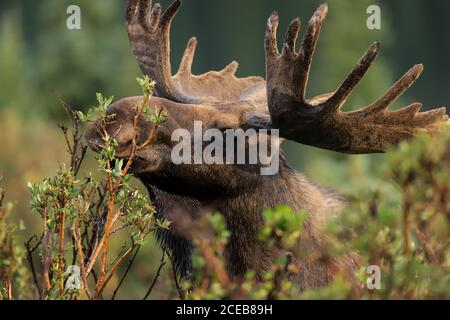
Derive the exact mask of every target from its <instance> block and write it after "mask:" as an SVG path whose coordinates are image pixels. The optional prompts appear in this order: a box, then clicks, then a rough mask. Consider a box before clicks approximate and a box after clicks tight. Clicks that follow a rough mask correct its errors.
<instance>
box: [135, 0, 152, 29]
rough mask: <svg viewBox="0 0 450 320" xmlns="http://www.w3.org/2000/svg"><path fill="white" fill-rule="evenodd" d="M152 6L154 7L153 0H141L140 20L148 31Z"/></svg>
mask: <svg viewBox="0 0 450 320" xmlns="http://www.w3.org/2000/svg"><path fill="white" fill-rule="evenodd" d="M151 7H152V0H141V1H140V2H139V9H138V21H139V23H140V25H141V26H142V27H143V28H144V29H145V30H146V31H150V13H151V10H150V9H151Z"/></svg>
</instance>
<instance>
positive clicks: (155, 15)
mask: <svg viewBox="0 0 450 320" xmlns="http://www.w3.org/2000/svg"><path fill="white" fill-rule="evenodd" d="M160 16H161V5H160V4H159V3H156V4H155V5H154V6H153V9H152V12H151V19H150V27H151V28H152V30H153V31H154V30H155V29H156V28H157V27H158V22H159V18H160Z"/></svg>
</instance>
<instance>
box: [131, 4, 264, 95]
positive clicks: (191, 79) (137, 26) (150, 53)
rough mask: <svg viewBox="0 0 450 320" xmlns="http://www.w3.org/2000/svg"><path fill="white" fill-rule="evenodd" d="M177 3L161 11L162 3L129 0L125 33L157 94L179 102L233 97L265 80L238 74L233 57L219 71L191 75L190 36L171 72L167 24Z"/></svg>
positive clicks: (193, 43) (192, 44)
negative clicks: (178, 61) (153, 83)
mask: <svg viewBox="0 0 450 320" xmlns="http://www.w3.org/2000/svg"><path fill="white" fill-rule="evenodd" d="M180 5H181V1H180V0H176V1H174V2H173V3H172V4H171V5H170V6H169V7H168V8H167V10H166V11H165V12H164V13H163V14H161V6H160V5H159V4H158V3H157V4H155V5H154V6H152V1H151V0H129V2H128V8H127V15H126V26H127V32H128V37H129V40H130V43H131V45H132V48H133V52H134V55H135V56H136V59H137V61H138V63H139V66H140V68H141V70H142V72H143V73H144V74H145V75H148V76H150V77H151V78H152V79H153V80H155V81H156V93H157V95H158V96H160V97H163V98H166V99H169V100H172V101H176V102H181V103H201V102H206V101H207V102H214V101H220V102H227V101H235V100H237V97H238V96H240V95H241V93H242V92H243V91H244V90H245V89H246V88H248V87H249V86H251V85H253V84H255V83H258V82H262V81H264V80H263V79H262V78H261V77H247V78H237V77H236V76H235V72H236V70H237V68H238V63H237V62H235V61H233V62H232V63H230V64H229V65H228V66H227V67H225V68H224V69H223V70H221V71H210V72H208V73H205V74H202V75H198V76H197V75H193V74H192V72H191V66H192V62H193V60H194V53H195V48H196V45H197V40H196V38H195V37H192V38H191V39H190V40H189V42H188V44H187V47H186V49H185V52H184V55H183V58H182V61H181V64H180V67H179V70H178V72H177V74H176V75H175V76H172V73H171V66H170V26H171V23H172V20H173V18H174V16H175V14H176V13H177V11H178V8H179V7H180Z"/></svg>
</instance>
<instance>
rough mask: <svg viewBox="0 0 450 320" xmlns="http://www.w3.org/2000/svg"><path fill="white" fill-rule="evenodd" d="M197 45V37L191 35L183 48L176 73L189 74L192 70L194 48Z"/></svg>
mask: <svg viewBox="0 0 450 320" xmlns="http://www.w3.org/2000/svg"><path fill="white" fill-rule="evenodd" d="M196 47H197V38H195V37H192V38H190V39H189V42H188V44H187V46H186V49H184V54H183V58H182V59H181V63H180V67H179V68H178V73H180V74H182V73H187V74H190V73H191V70H192V63H193V62H194V56H195V49H196Z"/></svg>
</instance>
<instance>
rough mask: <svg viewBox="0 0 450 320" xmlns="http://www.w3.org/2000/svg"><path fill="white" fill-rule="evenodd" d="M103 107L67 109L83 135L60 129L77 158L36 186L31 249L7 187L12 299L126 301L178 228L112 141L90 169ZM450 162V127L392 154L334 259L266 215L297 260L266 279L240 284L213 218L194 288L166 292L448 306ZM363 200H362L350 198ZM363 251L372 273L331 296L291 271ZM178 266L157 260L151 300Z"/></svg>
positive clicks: (4, 207) (4, 291)
mask: <svg viewBox="0 0 450 320" xmlns="http://www.w3.org/2000/svg"><path fill="white" fill-rule="evenodd" d="M139 84H140V86H141V87H142V89H143V93H144V98H143V100H142V103H141V104H140V105H138V106H136V119H139V117H144V118H145V119H146V120H147V121H152V122H153V123H155V124H156V126H155V130H157V127H158V125H159V124H160V123H162V121H164V115H162V114H161V113H158V112H155V113H154V112H153V110H150V108H148V107H146V106H147V101H148V99H149V97H150V95H151V93H152V89H153V85H154V84H153V83H152V82H151V81H150V79H148V78H143V79H139ZM97 99H98V103H99V105H98V107H96V108H94V109H92V110H91V111H90V112H88V113H87V114H83V113H81V112H73V111H72V110H71V109H70V108H69V107H67V106H65V108H66V111H67V113H68V115H69V117H70V119H71V121H72V128H71V129H69V128H67V127H65V126H61V127H60V128H61V130H62V132H63V137H64V139H65V141H66V144H67V149H68V152H69V154H70V161H69V162H68V163H65V164H61V165H60V169H59V171H58V172H57V174H56V175H55V176H52V177H49V178H47V179H44V180H43V181H41V182H38V183H35V184H29V186H28V187H29V192H30V195H31V201H30V207H31V209H32V211H33V212H34V213H35V214H37V215H38V217H39V218H40V221H41V229H42V230H41V233H40V234H37V235H35V236H33V237H31V238H30V239H29V240H28V241H26V242H25V244H24V245H22V244H20V243H19V241H18V237H17V233H18V232H19V231H20V230H22V229H24V228H25V227H26V226H24V225H23V224H22V223H19V224H14V223H11V222H10V221H11V220H12V219H11V216H12V215H14V212H15V211H14V205H13V204H12V203H11V202H7V201H6V200H5V197H4V194H5V192H4V191H3V190H0V280H1V286H0V290H1V291H0V293H1V295H0V296H1V298H2V299H115V298H116V295H117V293H118V292H119V290H120V288H121V286H122V285H123V284H124V283H126V281H127V276H128V274H129V272H130V270H131V268H132V265H133V263H134V260H135V258H136V256H137V255H138V253H139V249H140V248H141V247H144V246H145V245H146V242H147V240H148V237H149V236H151V235H152V233H153V232H154V231H155V230H156V229H157V228H167V227H169V225H170V221H159V220H157V219H156V218H155V217H154V212H155V210H154V207H153V205H152V203H151V202H150V200H149V198H148V196H147V195H146V194H144V193H142V192H140V191H139V190H137V189H135V188H133V187H132V186H131V185H130V183H129V182H130V179H131V175H130V174H129V172H128V170H129V168H130V166H131V164H132V161H133V156H132V157H130V159H129V160H128V162H126V163H124V162H123V160H119V159H117V158H116V157H115V142H114V139H113V137H109V136H108V135H106V134H105V136H104V137H103V140H104V148H103V151H102V152H101V153H100V155H99V156H98V158H97V161H98V169H99V171H100V173H101V178H100V179H98V178H96V177H95V176H94V175H93V174H92V173H85V172H82V171H81V168H82V162H83V160H84V158H85V154H86V146H84V144H83V142H82V130H81V126H82V124H83V122H86V121H90V119H92V118H93V117H95V118H98V117H100V118H101V119H102V121H103V122H104V123H107V121H110V119H109V118H108V117H107V116H106V114H105V111H106V108H107V107H108V105H109V104H110V103H111V101H112V98H110V99H105V98H103V96H102V95H98V96H97ZM100 129H101V128H100ZM151 136H152V135H150V137H151ZM151 142H152V141H147V142H146V143H151ZM138 147H139V146H136V148H138ZM449 164H450V132H448V130H447V131H444V132H442V134H441V135H440V136H439V137H429V136H419V137H417V138H416V139H414V140H413V141H410V142H403V143H401V144H400V145H399V146H398V147H397V148H395V149H393V150H391V151H390V152H389V153H388V154H387V162H386V165H385V170H384V171H385V179H384V180H383V181H381V182H379V184H378V185H376V186H372V188H371V189H370V190H369V191H368V190H367V189H366V190H364V189H363V190H361V189H359V188H358V186H355V189H354V190H353V192H349V194H350V198H349V206H348V208H347V209H345V210H344V212H343V213H342V215H341V216H340V217H338V218H336V219H335V220H334V221H332V222H330V223H329V225H328V227H327V230H326V231H327V234H328V243H329V248H328V252H323V253H320V255H318V254H317V253H314V252H299V250H298V248H297V246H296V243H297V240H298V239H299V237H300V235H301V232H302V222H303V220H304V218H305V216H306V215H307V214H308V213H307V212H299V213H295V212H292V210H290V209H289V208H287V207H283V206H280V207H278V208H275V209H268V210H266V211H265V212H264V219H265V226H264V227H263V228H262V229H261V230H260V235H259V237H260V240H261V241H266V242H267V243H269V246H273V247H275V246H276V247H283V248H284V249H285V250H286V252H287V253H286V255H284V256H283V257H280V258H278V259H276V260H275V261H273V264H272V266H271V268H270V270H269V271H267V272H265V273H264V274H263V275H257V274H256V273H255V272H253V271H251V270H250V271H249V272H248V273H247V275H246V276H245V279H244V280H242V281H239V282H236V281H233V280H232V279H231V277H230V276H229V275H228V274H227V272H226V271H225V267H224V265H223V261H224V259H223V251H224V248H225V245H226V243H227V238H228V235H229V233H228V231H227V228H226V225H225V224H224V221H223V219H222V217H221V216H220V214H213V215H210V216H205V217H204V218H203V219H200V220H199V221H198V222H197V223H196V226H195V227H196V228H197V232H194V233H193V234H195V237H194V239H193V241H194V243H195V245H196V252H195V254H194V257H193V263H194V270H195V272H194V274H193V276H192V279H191V280H190V281H184V282H181V283H180V282H179V279H177V277H176V276H175V277H173V278H172V279H173V287H174V288H175V290H170V291H169V292H167V297H168V298H175V299H177V298H179V299H229V298H231V299H310V298H317V299H345V298H350V299H361V298H369V299H378V298H381V299H432V298H444V299H445V298H447V299H448V298H450V279H449V277H450V272H449V271H450V268H449V267H450V266H449V262H450V250H449V232H450V185H449V183H448V181H450V166H449ZM367 175H369V173H367ZM359 187H361V186H359ZM352 193H353V194H354V195H355V197H351V195H352ZM356 196H357V197H356ZM118 234H121V235H122V238H121V239H126V241H122V245H121V246H120V247H119V249H117V247H113V246H111V245H110V242H111V241H112V240H111V239H112V238H114V237H116V236H117V235H118ZM352 250H355V251H357V252H358V253H359V254H360V256H361V270H360V272H358V273H357V274H355V278H354V279H346V278H345V277H343V276H340V275H338V276H337V277H336V278H335V280H334V281H333V282H332V283H331V284H330V285H329V286H327V287H323V288H319V289H309V290H306V291H303V292H299V291H298V290H296V288H295V287H294V286H293V284H292V282H291V281H290V280H289V279H290V278H291V277H292V276H295V273H297V272H299V270H297V269H296V267H295V266H294V265H293V264H291V261H292V257H293V256H297V257H303V258H304V259H326V258H327V256H330V255H333V256H336V255H339V254H345V253H346V252H349V251H352ZM167 259H169V260H170V258H169V255H168V254H167V253H166V252H165V251H164V250H162V257H161V258H160V259H154V261H157V262H156V263H155V264H157V266H155V268H156V270H157V271H156V273H155V274H154V277H153V279H152V281H151V282H150V283H149V288H148V290H147V291H146V293H145V295H143V298H144V299H147V298H148V297H149V296H150V294H151V292H152V290H153V288H154V287H155V285H156V284H157V282H158V281H159V280H160V279H159V278H160V275H161V270H162V268H164V266H165V265H166V264H167V263H166V260H167ZM373 265H375V266H378V267H379V268H380V270H381V278H380V279H381V286H380V288H379V289H369V288H368V283H372V281H375V280H373V278H372V277H371V274H370V273H368V272H367V266H373ZM131 272H132V271H131ZM112 279H114V281H111V280H112ZM112 282H114V283H113V284H112ZM355 283H356V285H355ZM369 287H371V286H370V284H369ZM106 288H108V290H105V289H106ZM105 292H108V294H106V293H105Z"/></svg>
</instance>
